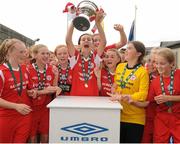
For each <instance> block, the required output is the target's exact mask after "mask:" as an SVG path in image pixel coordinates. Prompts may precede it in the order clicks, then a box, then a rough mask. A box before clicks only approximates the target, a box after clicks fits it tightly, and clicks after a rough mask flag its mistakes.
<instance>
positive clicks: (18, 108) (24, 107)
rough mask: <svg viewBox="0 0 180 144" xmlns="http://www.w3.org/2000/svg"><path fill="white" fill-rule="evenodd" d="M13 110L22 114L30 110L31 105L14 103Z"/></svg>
mask: <svg viewBox="0 0 180 144" xmlns="http://www.w3.org/2000/svg"><path fill="white" fill-rule="evenodd" d="M15 110H16V111H17V112H19V113H20V114H22V115H27V114H29V113H30V112H31V111H32V109H31V107H30V106H28V105H26V104H16V106H15Z"/></svg>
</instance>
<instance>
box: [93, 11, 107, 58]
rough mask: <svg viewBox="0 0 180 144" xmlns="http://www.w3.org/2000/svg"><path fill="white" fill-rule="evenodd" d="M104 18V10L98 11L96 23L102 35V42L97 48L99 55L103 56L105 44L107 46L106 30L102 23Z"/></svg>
mask: <svg viewBox="0 0 180 144" xmlns="http://www.w3.org/2000/svg"><path fill="white" fill-rule="evenodd" d="M102 18H103V12H102V11H98V12H97V13H96V19H95V23H96V26H97V29H98V32H99V36H100V39H101V40H100V44H99V46H98V48H97V53H98V55H99V56H101V55H102V54H103V52H104V49H105V46H106V36H105V33H104V30H103V28H102V25H101V21H102Z"/></svg>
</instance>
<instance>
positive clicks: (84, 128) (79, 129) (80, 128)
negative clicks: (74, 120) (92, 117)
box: [61, 123, 108, 136]
mask: <svg viewBox="0 0 180 144" xmlns="http://www.w3.org/2000/svg"><path fill="white" fill-rule="evenodd" d="M61 130H64V131H68V132H72V133H76V134H79V135H82V136H87V135H91V134H95V133H100V132H104V131H107V130H108V129H107V128H104V127H100V126H97V125H93V124H89V123H81V124H76V125H72V126H67V127H63V128H61Z"/></svg>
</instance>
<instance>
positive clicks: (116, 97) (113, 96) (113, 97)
mask: <svg viewBox="0 0 180 144" xmlns="http://www.w3.org/2000/svg"><path fill="white" fill-rule="evenodd" d="M107 94H108V95H109V96H111V97H110V98H109V99H110V100H111V101H121V96H122V95H121V93H120V92H119V93H115V94H112V93H107Z"/></svg>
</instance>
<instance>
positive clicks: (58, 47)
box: [54, 45, 67, 56]
mask: <svg viewBox="0 0 180 144" xmlns="http://www.w3.org/2000/svg"><path fill="white" fill-rule="evenodd" d="M63 47H65V48H67V46H66V45H58V46H57V47H56V48H55V50H54V54H55V55H56V56H57V50H58V49H60V48H63Z"/></svg>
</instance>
